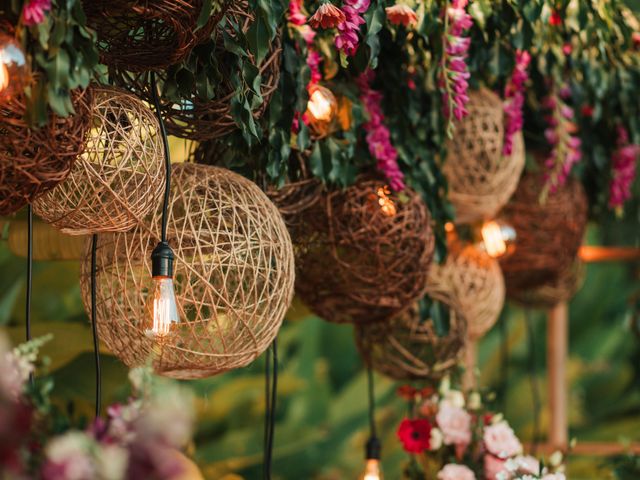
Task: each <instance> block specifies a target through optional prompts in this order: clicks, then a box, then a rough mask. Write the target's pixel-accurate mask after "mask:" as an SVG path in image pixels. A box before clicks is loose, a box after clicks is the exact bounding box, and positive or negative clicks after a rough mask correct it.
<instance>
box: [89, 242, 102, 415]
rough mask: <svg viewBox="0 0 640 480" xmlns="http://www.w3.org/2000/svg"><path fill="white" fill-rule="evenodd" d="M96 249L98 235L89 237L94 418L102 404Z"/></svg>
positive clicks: (98, 413)
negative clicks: (94, 394) (94, 380)
mask: <svg viewBox="0 0 640 480" xmlns="http://www.w3.org/2000/svg"><path fill="white" fill-rule="evenodd" d="M97 248H98V235H96V234H95V233H94V234H93V236H92V237H91V329H92V332H93V355H94V359H95V367H96V418H98V417H99V416H100V407H101V403H102V372H101V369H100V338H99V337H98V325H97V319H96V270H97V266H96V251H97Z"/></svg>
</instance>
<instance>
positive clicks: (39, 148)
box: [0, 90, 91, 215]
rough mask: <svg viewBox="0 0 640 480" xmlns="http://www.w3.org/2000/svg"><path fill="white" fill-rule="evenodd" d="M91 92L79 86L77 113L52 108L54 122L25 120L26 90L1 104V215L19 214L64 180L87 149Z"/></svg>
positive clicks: (76, 96) (76, 102)
mask: <svg viewBox="0 0 640 480" xmlns="http://www.w3.org/2000/svg"><path fill="white" fill-rule="evenodd" d="M90 97H91V93H90V91H88V90H86V91H74V92H73V93H72V102H73V107H74V110H75V114H73V115H70V116H68V117H66V118H63V117H59V116H58V115H56V114H54V113H53V112H51V111H50V112H49V121H48V123H47V124H46V125H45V126H43V127H40V128H31V127H30V126H29V125H28V124H27V122H26V121H25V113H26V109H27V106H26V101H25V97H24V95H20V96H17V97H14V98H12V99H11V100H8V101H7V102H5V103H3V104H2V105H0V215H8V214H10V213H13V212H15V211H17V210H19V209H20V208H22V207H23V206H25V205H26V204H27V203H30V202H32V201H33V200H35V199H36V198H38V197H39V196H40V195H42V194H43V193H45V192H47V191H48V190H50V189H52V188H53V187H55V186H56V185H57V184H58V183H60V182H62V181H63V180H64V179H65V178H67V175H69V172H70V171H71V167H72V166H73V162H74V161H75V159H76V158H77V157H78V156H79V155H80V154H81V153H82V152H83V150H84V148H85V138H86V133H87V132H88V130H89V128H90V127H91V115H90V109H91V99H90Z"/></svg>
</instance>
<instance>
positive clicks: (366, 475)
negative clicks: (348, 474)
mask: <svg viewBox="0 0 640 480" xmlns="http://www.w3.org/2000/svg"><path fill="white" fill-rule="evenodd" d="M360 480H383V476H382V469H381V468H380V460H378V459H375V458H369V459H367V463H366V464H365V467H364V472H362V475H360Z"/></svg>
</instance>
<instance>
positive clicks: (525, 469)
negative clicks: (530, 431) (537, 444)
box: [513, 455, 540, 475]
mask: <svg viewBox="0 0 640 480" xmlns="http://www.w3.org/2000/svg"><path fill="white" fill-rule="evenodd" d="M513 460H514V463H515V465H516V468H517V472H518V473H521V474H525V475H526V474H528V475H538V474H539V473H540V462H539V461H538V459H537V458H535V457H532V456H531V455H526V456H520V457H516V458H514V459H513Z"/></svg>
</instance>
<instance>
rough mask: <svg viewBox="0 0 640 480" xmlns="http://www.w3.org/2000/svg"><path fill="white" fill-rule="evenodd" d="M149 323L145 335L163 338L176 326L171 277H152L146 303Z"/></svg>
mask: <svg viewBox="0 0 640 480" xmlns="http://www.w3.org/2000/svg"><path fill="white" fill-rule="evenodd" d="M147 308H148V310H149V312H148V315H149V316H150V318H149V321H148V322H147V325H146V330H145V333H146V334H147V336H149V337H154V338H163V337H166V336H167V335H169V334H170V333H171V330H172V329H173V328H174V327H175V326H176V325H177V324H178V322H179V321H180V318H179V317H178V305H177V304H176V294H175V291H174V289H173V279H172V278H171V277H153V292H152V295H151V296H150V297H149V301H148V307H147Z"/></svg>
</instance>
